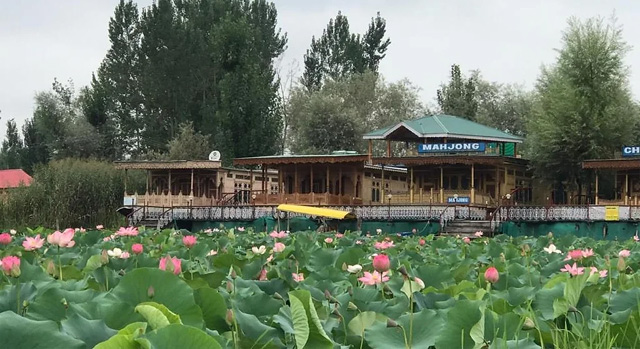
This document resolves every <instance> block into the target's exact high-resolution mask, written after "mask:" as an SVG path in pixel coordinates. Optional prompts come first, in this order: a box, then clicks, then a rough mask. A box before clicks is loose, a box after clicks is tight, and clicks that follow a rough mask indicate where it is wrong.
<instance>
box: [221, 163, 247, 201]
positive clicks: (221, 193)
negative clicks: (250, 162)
mask: <svg viewBox="0 0 640 349" xmlns="http://www.w3.org/2000/svg"><path fill="white" fill-rule="evenodd" d="M249 191H250V192H251V193H253V167H251V168H250V169H249ZM220 194H222V193H220Z"/></svg>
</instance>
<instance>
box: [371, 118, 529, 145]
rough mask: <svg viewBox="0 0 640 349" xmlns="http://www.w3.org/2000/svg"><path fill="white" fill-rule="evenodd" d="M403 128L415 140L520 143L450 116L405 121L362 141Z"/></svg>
mask: <svg viewBox="0 0 640 349" xmlns="http://www.w3.org/2000/svg"><path fill="white" fill-rule="evenodd" d="M401 128H405V129H406V130H408V131H410V132H411V133H413V134H415V135H416V137H417V138H445V137H446V138H463V139H476V140H485V141H494V142H514V143H521V142H522V140H523V139H522V137H518V136H514V135H511V134H508V133H506V132H502V131H500V130H497V129H495V128H492V127H489V126H485V125H482V124H479V123H477V122H473V121H471V120H467V119H464V118H461V117H457V116H452V115H430V116H425V117H423V118H420V119H415V120H407V121H403V122H400V123H398V124H395V125H392V126H389V127H386V128H383V129H380V130H375V131H372V132H369V133H367V134H365V135H364V137H363V138H364V139H387V137H388V136H389V135H390V134H392V133H393V132H394V131H396V130H398V129H401Z"/></svg>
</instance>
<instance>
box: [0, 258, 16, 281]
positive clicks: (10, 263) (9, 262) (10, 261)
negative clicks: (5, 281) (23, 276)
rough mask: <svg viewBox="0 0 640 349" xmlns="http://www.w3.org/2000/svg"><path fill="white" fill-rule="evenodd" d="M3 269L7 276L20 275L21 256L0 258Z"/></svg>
mask: <svg viewBox="0 0 640 349" xmlns="http://www.w3.org/2000/svg"><path fill="white" fill-rule="evenodd" d="M0 266H2V271H3V272H4V274H5V275H7V276H12V277H18V276H20V258H18V257H16V256H6V257H4V258H2V260H0Z"/></svg>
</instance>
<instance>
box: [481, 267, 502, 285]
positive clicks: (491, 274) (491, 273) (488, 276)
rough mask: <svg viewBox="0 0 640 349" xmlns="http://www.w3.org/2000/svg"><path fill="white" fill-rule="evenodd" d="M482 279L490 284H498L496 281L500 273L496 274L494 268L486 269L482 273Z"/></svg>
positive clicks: (496, 271)
mask: <svg viewBox="0 0 640 349" xmlns="http://www.w3.org/2000/svg"><path fill="white" fill-rule="evenodd" d="M484 279H485V280H487V281H489V282H490V283H492V284H495V283H496V282H498V279H500V273H498V269H496V268H495V267H489V268H487V270H486V271H485V272H484Z"/></svg>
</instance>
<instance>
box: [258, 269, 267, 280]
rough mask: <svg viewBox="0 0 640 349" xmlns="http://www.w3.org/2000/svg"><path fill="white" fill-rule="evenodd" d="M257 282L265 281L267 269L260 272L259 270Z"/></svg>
mask: <svg viewBox="0 0 640 349" xmlns="http://www.w3.org/2000/svg"><path fill="white" fill-rule="evenodd" d="M258 280H259V281H265V280H267V269H265V268H262V270H260V276H258Z"/></svg>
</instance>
